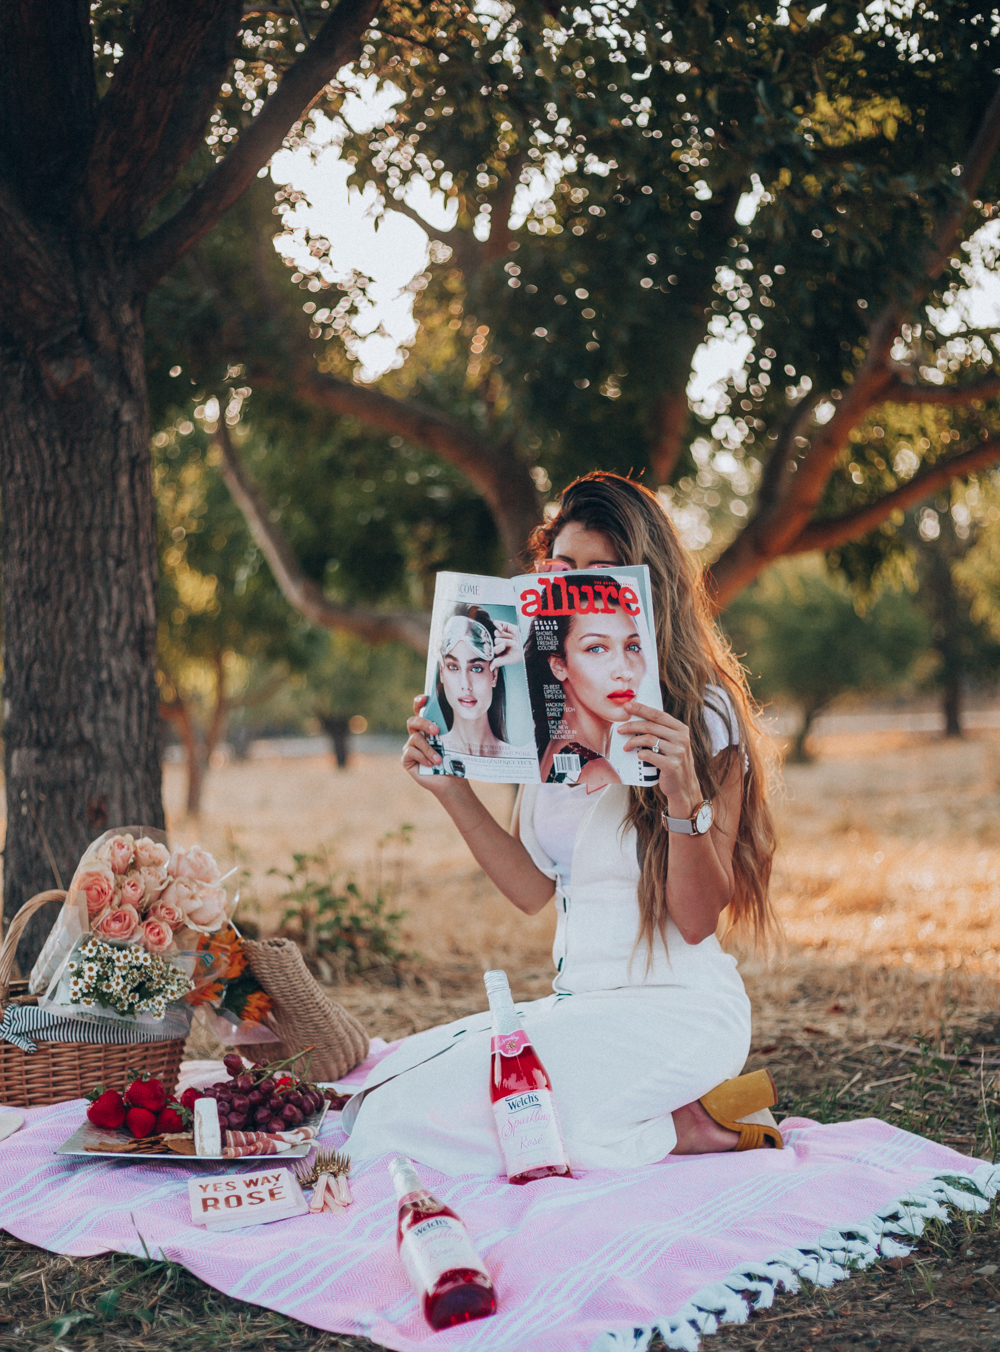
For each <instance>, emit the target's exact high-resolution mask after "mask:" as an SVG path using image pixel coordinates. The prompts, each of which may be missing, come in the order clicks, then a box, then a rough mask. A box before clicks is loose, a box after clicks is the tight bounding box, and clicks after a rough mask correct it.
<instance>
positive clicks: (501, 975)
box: [483, 967, 510, 997]
mask: <svg viewBox="0 0 1000 1352" xmlns="http://www.w3.org/2000/svg"><path fill="white" fill-rule="evenodd" d="M483 984H484V985H485V987H486V994H487V995H506V996H508V997H509V996H510V982H509V981H508V980H507V973H506V972H505V971H504V970H503V968H502V967H497V968H496V969H495V970H494V971H492V972H484V973H483Z"/></svg>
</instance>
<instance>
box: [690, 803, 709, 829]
mask: <svg viewBox="0 0 1000 1352" xmlns="http://www.w3.org/2000/svg"><path fill="white" fill-rule="evenodd" d="M711 825H712V804H711V803H702V805H701V807H700V808H699V809H698V812H697V815H696V816H695V819H694V829H695V830H696V831H697V832H698V834H699V835H700V836H703V835H704V834H705V832H706V831H707V830H708V828H709V827H710V826H711Z"/></svg>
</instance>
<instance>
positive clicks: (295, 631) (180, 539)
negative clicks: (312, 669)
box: [154, 423, 323, 816]
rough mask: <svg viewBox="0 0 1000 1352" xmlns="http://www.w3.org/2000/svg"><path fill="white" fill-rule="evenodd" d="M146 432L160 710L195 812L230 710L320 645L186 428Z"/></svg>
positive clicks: (205, 448)
mask: <svg viewBox="0 0 1000 1352" xmlns="http://www.w3.org/2000/svg"><path fill="white" fill-rule="evenodd" d="M187 427H188V428H190V431H189V432H188V434H187V435H184V434H183V433H182V432H180V431H179V430H177V429H172V430H171V431H170V432H159V433H157V435H156V436H155V437H154V447H155V467H154V473H155V488H156V503H157V512H158V534H159V552H160V604H159V629H158V635H157V651H158V672H157V679H158V682H159V687H160V712H161V714H162V716H163V717H164V718H165V719H167V720H168V721H169V722H170V723H171V724H173V726H174V727H175V728H176V729H177V732H178V735H179V738H180V742H181V745H182V747H183V749H184V758H185V765H186V770H187V798H186V802H187V811H188V813H189V814H190V815H192V816H197V814H198V812H199V811H200V808H201V791H202V786H203V783H204V778H205V773H206V771H207V769H208V766H209V763H210V761H211V758H212V752H213V751H214V750H215V749H216V748H217V747H218V746H219V744H220V743H221V742H222V740H223V739H224V737H225V735H226V728H227V723H228V720H229V718H230V716H231V714H232V713H233V712H234V710H238V709H249V708H252V707H254V706H259V705H263V704H264V703H266V701H267V700H268V699H270V697H271V696H273V695H274V693H275V692H276V691H277V690H278V689H279V687H280V686H281V685H282V684H283V683H284V682H285V681H286V680H287V678H288V676H289V674H290V673H292V672H295V671H302V670H304V669H305V668H306V667H307V666H308V665H309V663H310V661H312V660H313V659H314V658H315V656H316V654H317V652H318V650H319V649H320V648H321V647H322V646H323V636H322V635H321V634H318V633H317V632H316V631H315V630H314V629H313V628H312V627H311V626H310V625H308V624H307V623H306V622H305V621H304V620H303V619H302V617H301V616H300V615H299V614H298V613H297V612H296V611H294V610H293V609H292V608H291V607H290V606H289V604H288V602H287V601H286V600H285V598H284V597H283V596H282V595H281V592H280V591H279V590H278V587H277V585H276V584H275V582H274V579H273V577H272V575H271V571H270V569H269V568H268V567H267V565H266V564H265V563H264V560H263V558H262V556H261V554H260V551H259V550H258V549H257V547H256V545H255V544H254V542H253V539H252V538H251V536H250V532H249V531H248V529H247V526H246V522H245V521H244V519H243V517H242V515H241V514H240V512H239V511H238V510H237V509H236V507H235V505H234V504H233V501H232V499H231V497H230V496H229V493H228V491H227V489H226V486H225V483H224V482H223V479H222V476H221V475H220V474H219V472H218V463H219V460H220V458H221V457H220V455H219V452H218V451H217V450H216V449H215V448H214V447H213V446H212V445H211V443H210V442H209V441H208V440H207V439H206V438H205V437H204V435H202V434H199V433H197V432H196V431H195V428H194V427H193V425H192V424H190V423H188V424H187Z"/></svg>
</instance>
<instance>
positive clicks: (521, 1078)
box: [483, 971, 572, 1183]
mask: <svg viewBox="0 0 1000 1352" xmlns="http://www.w3.org/2000/svg"><path fill="white" fill-rule="evenodd" d="M483 980H484V982H485V983H486V994H487V995H488V996H489V1001H490V1013H491V1014H492V1015H493V1042H492V1044H491V1047H490V1099H491V1101H492V1103H493V1116H494V1118H495V1120H496V1124H497V1135H498V1136H499V1138H500V1149H501V1151H502V1152H503V1158H504V1163H505V1164H506V1166H507V1179H508V1181H509V1182H511V1183H531V1182H532V1181H533V1180H534V1179H536V1178H549V1177H551V1176H552V1175H559V1176H561V1177H563V1178H571V1177H572V1174H571V1173H570V1167H569V1158H568V1156H567V1154H566V1146H565V1144H564V1143H563V1138H562V1132H561V1131H560V1129H559V1118H558V1116H557V1114H556V1105H555V1099H554V1098H553V1096H552V1082H551V1080H550V1079H549V1077H548V1074H547V1072H546V1070H545V1067H544V1066H543V1065H542V1063H541V1061H540V1060H539V1058H538V1053H537V1052H536V1051H535V1049H534V1047H533V1046H532V1045H531V1042H530V1041H529V1038H528V1034H527V1033H526V1032H525V1031H524V1029H523V1028H522V1026H521V1021H520V1019H519V1018H518V1014H517V1010H516V1009H515V1008H514V1001H513V1000H512V999H511V994H510V985H509V984H508V981H507V973H506V972H503V971H494V972H487V973H486V974H485V975H484V977H483Z"/></svg>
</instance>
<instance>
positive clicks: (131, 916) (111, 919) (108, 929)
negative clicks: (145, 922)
mask: <svg viewBox="0 0 1000 1352" xmlns="http://www.w3.org/2000/svg"><path fill="white" fill-rule="evenodd" d="M138 927H139V912H138V911H137V910H136V909H135V907H134V906H116V907H115V908H114V910H111V911H105V912H104V914H103V915H102V916H101V918H100V920H98V922H97V924H96V925H94V926H93V931H92V932H93V933H94V934H99V935H100V936H101V938H102V939H131V938H132V936H133V934H135V931H136V930H137V929H138Z"/></svg>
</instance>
